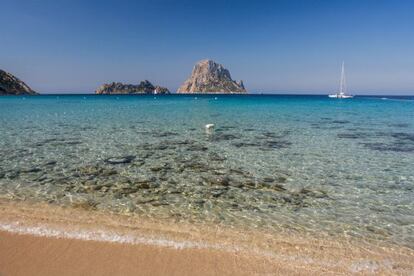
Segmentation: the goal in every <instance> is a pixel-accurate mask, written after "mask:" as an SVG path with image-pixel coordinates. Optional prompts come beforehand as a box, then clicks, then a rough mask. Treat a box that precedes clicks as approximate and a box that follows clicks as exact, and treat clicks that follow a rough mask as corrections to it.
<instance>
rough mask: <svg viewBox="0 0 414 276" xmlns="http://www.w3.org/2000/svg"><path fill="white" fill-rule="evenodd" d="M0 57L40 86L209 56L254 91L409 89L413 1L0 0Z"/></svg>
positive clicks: (158, 68) (69, 89)
mask: <svg viewBox="0 0 414 276" xmlns="http://www.w3.org/2000/svg"><path fill="white" fill-rule="evenodd" d="M0 9H1V16H0V25H1V26H2V28H1V34H0V69H3V70H6V71H8V72H10V73H12V74H14V75H16V76H17V77H19V78H20V79H22V80H23V81H25V82H26V83H27V84H28V85H29V86H31V87H32V88H33V89H34V90H36V91H38V92H40V93H92V92H93V91H94V90H95V89H96V88H97V87H98V86H99V85H101V84H103V83H108V82H112V81H119V82H126V83H139V81H141V80H144V79H148V80H150V81H151V82H153V83H156V84H159V85H162V86H166V87H168V88H169V89H170V90H171V91H176V89H177V88H178V87H179V86H180V85H181V84H182V83H183V82H184V81H185V80H186V79H187V78H188V77H189V75H190V74H191V70H192V68H193V66H194V64H195V63H196V62H197V61H199V60H201V59H205V58H210V59H213V60H215V61H217V62H219V63H221V64H223V65H224V66H225V67H226V68H227V69H229V70H230V72H231V74H232V77H233V79H235V80H240V79H242V80H243V81H244V84H245V86H246V88H247V90H248V91H250V92H258V93H261V92H264V93H265V92H273V93H317V94H324V93H329V92H333V91H335V90H336V89H337V88H338V86H339V84H338V82H339V77H340V65H341V62H342V61H343V60H344V61H345V66H346V72H347V82H348V88H349V91H350V92H351V93H356V94H390V95H393V94H399V95H404V94H405V95H407V94H411V95H412V94H414V54H413V51H414V35H413V26H414V16H413V10H414V1H402V0H401V1H392V0H389V1H383V0H364V1H359V0H347V1H337V0H326V1H320V0H297V1H296V0H284V1H265V0H264V1H236V0H234V1H225V0H221V1H214V0H210V1H190V0H188V1H187V0H184V1H172V0H165V1H157V0H153V1H150V0H148V1H125V0H120V1H115V0H114V1H108V0H104V1H97V0H96V1H83V0H59V1H54V0H42V1H34V0H33V1H29V0H27V1H24V0H2V1H1V3H0Z"/></svg>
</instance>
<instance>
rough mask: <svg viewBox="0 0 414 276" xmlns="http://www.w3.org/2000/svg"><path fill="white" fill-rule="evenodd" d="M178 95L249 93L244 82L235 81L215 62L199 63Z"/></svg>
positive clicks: (227, 71) (203, 61)
mask: <svg viewBox="0 0 414 276" xmlns="http://www.w3.org/2000/svg"><path fill="white" fill-rule="evenodd" d="M177 93H229V94H232V93H237V94H242V93H247V92H246V89H245V88H244V85H243V81H238V82H236V81H234V80H233V79H232V78H231V75H230V72H229V70H227V69H226V68H224V67H223V65H221V64H219V63H217V62H215V61H213V60H209V59H206V60H202V61H199V62H198V63H197V64H196V65H195V66H194V69H193V72H192V74H191V76H190V78H189V79H188V80H186V81H185V82H184V84H183V85H182V86H181V87H180V88H179V89H178V91H177Z"/></svg>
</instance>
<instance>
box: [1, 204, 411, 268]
mask: <svg viewBox="0 0 414 276" xmlns="http://www.w3.org/2000/svg"><path fill="white" fill-rule="evenodd" d="M413 261H414V252H413V250H411V249H408V248H404V247H398V246H392V245H387V246H384V245H372V244H368V243H363V242H359V243H358V242H355V241H352V240H338V239H336V240H335V239H329V238H325V239H315V238H311V237H306V236H298V235H293V234H291V235H287V234H283V233H281V234H280V236H279V235H274V234H273V235H271V234H268V233H265V232H258V231H255V232H252V231H247V230H246V231H241V230H240V229H238V230H234V229H227V228H225V227H217V226H216V227H214V226H204V227H203V226H201V225H196V224H193V225H192V224H183V223H172V222H168V223H166V222H159V221H154V220H149V219H145V218H136V217H129V216H120V215H108V214H103V213H100V212H93V211H87V210H82V209H74V208H62V207H56V206H49V205H47V204H28V203H25V202H10V201H7V200H2V201H1V205H0V275H29V274H30V275H137V274H139V275H166V274H168V275H195V274H197V275H235V274H237V275H254V274H260V275H263V274H264V275H267V274H283V275H320V274H321V273H322V274H327V275H330V274H332V275H333V274H335V275H337V274H354V273H362V274H370V273H381V274H386V275H395V274H400V275H409V274H410V273H412V272H413V271H414V266H413Z"/></svg>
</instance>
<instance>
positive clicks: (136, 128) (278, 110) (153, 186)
mask: <svg viewBox="0 0 414 276" xmlns="http://www.w3.org/2000/svg"><path fill="white" fill-rule="evenodd" d="M207 124H214V127H211V128H206V127H205V126H206V125H207ZM0 198H3V199H8V200H16V201H21V200H24V201H29V202H46V203H49V204H51V205H59V206H68V207H69V206H72V207H77V208H84V209H87V210H96V211H102V212H109V213H111V214H123V215H129V216H138V217H139V216H144V217H149V218H154V219H159V220H170V219H173V220H174V221H177V222H181V221H182V222H189V223H191V222H196V223H206V224H209V225H210V224H216V225H223V226H226V227H234V228H239V227H243V228H249V229H263V230H266V231H268V232H269V231H270V232H272V231H274V232H275V233H277V232H281V231H284V232H286V231H288V232H289V231H290V232H295V233H305V234H306V235H314V234H315V235H320V234H323V235H327V236H332V237H336V236H338V237H340V236H342V237H355V238H359V239H364V240H367V241H384V242H390V243H394V244H398V245H403V246H408V247H410V248H414V97H408V96H407V97H392V96H359V97H355V98H353V99H330V98H328V97H327V96H326V95H324V96H322V95H319V96H317V95H315V96H303V95H219V94H217V95H41V96H4V97H0Z"/></svg>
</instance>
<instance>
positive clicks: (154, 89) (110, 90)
mask: <svg viewBox="0 0 414 276" xmlns="http://www.w3.org/2000/svg"><path fill="white" fill-rule="evenodd" d="M169 93H170V91H169V90H168V88H166V87H162V86H159V85H155V86H154V85H153V84H152V83H151V82H150V81H148V80H143V81H141V82H140V83H139V84H124V83H121V82H112V83H107V84H103V85H101V86H100V87H99V88H98V89H96V91H95V94H127V95H131V94H169Z"/></svg>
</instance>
